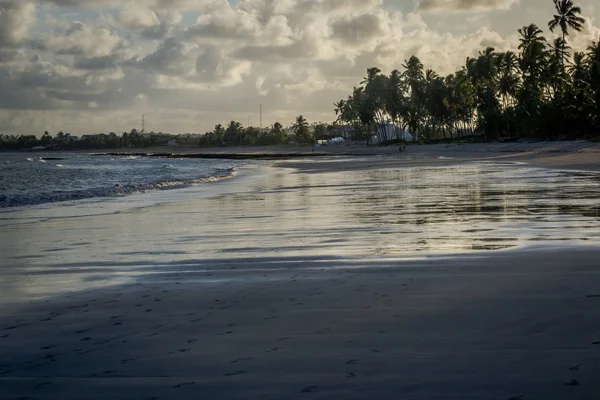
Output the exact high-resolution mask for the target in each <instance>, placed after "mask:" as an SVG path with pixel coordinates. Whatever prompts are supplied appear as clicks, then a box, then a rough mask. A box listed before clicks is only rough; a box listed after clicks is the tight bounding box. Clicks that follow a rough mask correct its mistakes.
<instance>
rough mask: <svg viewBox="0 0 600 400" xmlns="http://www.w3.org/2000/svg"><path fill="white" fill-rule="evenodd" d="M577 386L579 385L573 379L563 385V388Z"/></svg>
mask: <svg viewBox="0 0 600 400" xmlns="http://www.w3.org/2000/svg"><path fill="white" fill-rule="evenodd" d="M577 385H579V382H577V380H575V379H573V380H572V381H570V382H566V383H565V386H577Z"/></svg>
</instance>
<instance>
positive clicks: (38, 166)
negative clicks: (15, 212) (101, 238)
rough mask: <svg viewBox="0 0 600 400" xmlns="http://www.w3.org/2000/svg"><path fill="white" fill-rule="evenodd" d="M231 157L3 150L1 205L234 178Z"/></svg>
mask: <svg viewBox="0 0 600 400" xmlns="http://www.w3.org/2000/svg"><path fill="white" fill-rule="evenodd" d="M235 165H236V164H235V163H234V162H231V161H227V160H203V159H184V158H182V159H177V158H169V159H167V158H155V157H136V156H122V157H121V156H107V155H94V154H92V153H55V152H52V153H0V208H6V207H16V206H25V205H37V204H45V203H54V202H61V201H68V200H78V199H90V198H98V197H123V196H126V195H130V194H134V193H145V192H150V191H157V190H168V189H180V188H185V187H190V186H192V185H197V184H202V183H206V182H211V181H217V180H222V179H228V178H230V177H232V176H233V174H234V172H235Z"/></svg>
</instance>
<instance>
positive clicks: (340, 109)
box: [333, 99, 346, 122]
mask: <svg viewBox="0 0 600 400" xmlns="http://www.w3.org/2000/svg"><path fill="white" fill-rule="evenodd" d="M333 105H334V107H335V115H336V116H337V119H336V122H339V121H343V114H344V107H346V101H345V100H343V99H342V100H340V101H338V102H337V103H333Z"/></svg>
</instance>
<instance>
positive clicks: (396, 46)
mask: <svg viewBox="0 0 600 400" xmlns="http://www.w3.org/2000/svg"><path fill="white" fill-rule="evenodd" d="M596 2H597V0H582V1H578V2H576V3H577V4H579V5H580V6H581V7H582V8H583V14H584V16H585V17H586V18H588V23H587V27H586V30H585V31H584V32H582V33H581V34H578V35H575V36H573V37H572V41H573V43H572V45H573V47H575V48H585V47H587V45H588V44H589V43H590V42H591V41H592V40H598V39H599V38H600V29H599V27H600V5H597V6H594V5H593V4H594V3H596ZM553 11H554V10H553V4H552V0H229V1H227V0H132V1H126V0H0V133H7V134H10V133H12V134H17V133H35V134H37V135H40V134H41V133H42V132H43V131H44V130H49V131H51V132H52V133H56V132H57V131H58V130H63V131H65V132H72V133H74V134H83V133H92V132H110V131H115V132H122V131H126V130H127V131H128V130H131V129H132V128H138V129H139V128H140V125H141V114H142V113H143V114H146V119H147V129H148V130H155V131H168V132H172V133H183V132H198V133H204V132H205V131H207V130H210V129H211V128H212V127H213V126H214V124H215V123H218V122H222V123H225V122H227V121H230V120H232V119H235V120H239V121H241V122H242V123H243V124H244V125H247V124H248V122H249V121H250V122H251V124H252V125H255V126H258V125H259V107H260V104H263V110H264V112H263V125H270V124H272V123H273V122H275V121H280V122H281V123H283V124H284V125H287V124H288V123H290V122H291V121H292V120H293V118H294V116H296V115H299V114H303V115H305V116H306V117H307V118H308V119H309V121H325V122H328V121H331V120H333V119H334V113H333V106H332V103H333V102H334V101H337V100H339V99H341V98H345V97H346V96H347V95H348V93H349V92H350V91H351V89H352V87H353V85H355V84H356V83H357V82H359V81H360V80H361V77H362V76H364V75H365V70H366V68H368V67H370V66H375V65H376V66H379V67H380V68H381V69H382V70H383V71H384V72H386V73H387V72H389V71H391V70H392V69H394V68H400V67H401V65H402V62H403V60H405V59H406V58H408V57H410V56H411V55H413V54H415V55H417V56H419V57H420V58H421V60H422V61H423V62H424V64H425V66H426V67H427V68H433V69H435V70H437V71H438V72H439V73H441V74H446V73H450V72H453V71H454V70H455V69H457V68H459V66H460V65H462V64H463V63H464V61H465V59H466V57H468V56H473V55H475V54H476V53H477V51H479V50H481V49H483V48H485V47H487V46H493V47H495V48H496V49H498V50H506V49H510V48H513V47H515V45H516V43H517V37H516V31H517V29H518V28H519V27H521V26H523V25H525V24H529V23H531V22H535V23H537V24H538V25H540V26H541V27H543V28H544V30H546V31H547V29H546V26H547V22H548V20H549V19H550V17H551V15H552V14H553ZM547 36H548V37H550V36H551V35H550V33H549V32H547Z"/></svg>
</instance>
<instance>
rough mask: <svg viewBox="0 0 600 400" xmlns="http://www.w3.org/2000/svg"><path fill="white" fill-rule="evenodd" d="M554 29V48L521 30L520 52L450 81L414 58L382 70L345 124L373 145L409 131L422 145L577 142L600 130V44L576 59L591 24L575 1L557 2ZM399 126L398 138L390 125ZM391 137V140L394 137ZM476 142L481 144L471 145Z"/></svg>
mask: <svg viewBox="0 0 600 400" xmlns="http://www.w3.org/2000/svg"><path fill="white" fill-rule="evenodd" d="M553 2H554V6H555V9H556V15H554V17H553V19H552V20H551V21H550V22H549V23H548V26H549V29H550V31H552V32H554V31H555V30H557V29H559V30H560V35H561V36H560V37H557V38H556V39H555V40H553V41H552V42H548V41H547V40H546V38H545V37H544V36H543V32H542V30H541V29H540V28H539V27H537V26H536V25H535V24H531V25H529V26H524V27H523V28H521V29H519V31H518V32H519V35H520V43H519V50H518V52H516V53H515V52H512V51H507V52H497V51H496V50H495V49H493V48H491V47H489V48H487V49H485V50H483V51H481V52H480V53H479V54H478V56H477V57H475V58H468V59H467V61H466V63H465V65H464V66H463V67H462V68H461V69H460V70H458V71H457V72H455V73H454V74H450V75H448V76H444V77H442V76H439V75H438V74H437V73H436V72H435V71H432V70H425V68H424V66H423V64H422V63H421V61H420V60H419V59H418V58H417V57H415V56H413V57H411V58H409V59H408V60H406V61H405V63H404V65H403V66H402V67H403V71H402V72H400V71H399V70H394V71H392V72H391V74H390V75H389V76H387V75H384V74H382V73H381V70H380V69H379V68H376V67H373V68H369V69H368V70H367V76H366V77H365V78H364V79H363V81H362V82H361V84H360V85H359V86H358V87H355V88H354V91H353V93H352V94H351V95H350V96H349V97H348V98H347V99H346V100H340V101H339V102H337V103H335V104H334V106H335V112H336V115H337V116H338V121H340V122H342V123H344V124H347V125H349V126H352V127H354V131H355V134H356V135H357V138H358V136H361V137H365V135H366V138H367V140H368V137H369V136H370V134H367V132H369V133H370V132H372V131H377V133H378V135H379V137H380V141H384V142H392V141H393V140H394V139H397V138H398V137H399V136H398V134H399V133H401V132H403V131H404V129H406V130H408V131H409V132H410V133H411V134H412V135H413V136H414V137H415V138H417V139H418V140H421V141H433V140H440V139H446V140H447V139H451V138H461V137H472V136H474V135H481V136H482V137H484V138H485V140H499V139H502V138H507V139H508V138H513V139H514V138H518V137H522V136H528V137H538V138H542V139H572V138H577V137H583V136H586V135H589V134H592V133H593V132H597V131H598V130H599V126H600V42H594V43H592V44H591V45H590V46H589V47H588V49H587V51H586V52H576V53H574V54H573V55H571V54H570V52H569V50H570V47H569V46H568V41H567V38H568V36H569V33H570V31H572V30H575V31H580V30H582V28H583V24H584V23H585V20H584V19H583V18H581V17H580V16H579V15H580V13H581V9H580V8H579V7H576V6H575V5H574V4H573V2H572V1H571V0H553ZM388 122H392V123H394V124H395V125H396V124H397V125H399V126H400V127H401V129H396V132H395V134H391V135H390V133H389V131H388V130H387V129H384V126H386V125H387V123H388ZM390 136H391V137H390ZM470 140H475V139H470Z"/></svg>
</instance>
